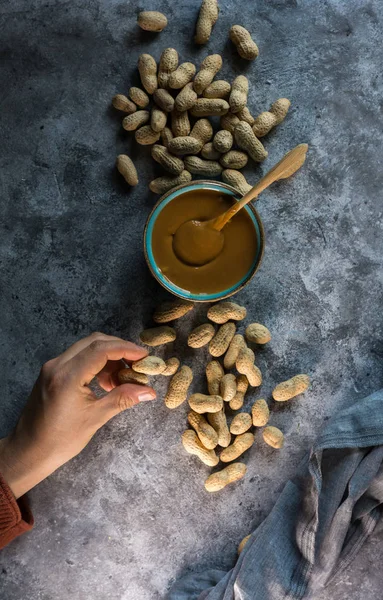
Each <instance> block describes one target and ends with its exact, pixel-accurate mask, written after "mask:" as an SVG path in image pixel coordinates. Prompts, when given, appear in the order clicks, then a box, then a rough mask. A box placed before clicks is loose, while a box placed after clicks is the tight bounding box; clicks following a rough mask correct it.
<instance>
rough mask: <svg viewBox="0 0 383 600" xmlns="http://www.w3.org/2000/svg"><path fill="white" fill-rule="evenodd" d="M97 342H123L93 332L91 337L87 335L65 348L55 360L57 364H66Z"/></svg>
mask: <svg viewBox="0 0 383 600" xmlns="http://www.w3.org/2000/svg"><path fill="white" fill-rule="evenodd" d="M97 340H103V341H111V340H114V341H116V340H119V341H121V342H122V341H123V340H121V338H118V337H115V336H114V335H106V333H100V332H99V331H95V332H94V333H92V334H91V335H88V336H87V337H85V338H83V339H81V340H78V342H75V343H74V344H73V345H72V346H70V347H69V348H67V350H65V352H63V353H62V354H60V356H58V358H57V361H58V363H60V364H64V363H66V362H68V360H71V358H73V357H74V356H76V354H78V353H79V352H81V351H82V350H84V349H85V348H87V347H88V346H89V345H90V344H91V343H92V342H96V341H97Z"/></svg>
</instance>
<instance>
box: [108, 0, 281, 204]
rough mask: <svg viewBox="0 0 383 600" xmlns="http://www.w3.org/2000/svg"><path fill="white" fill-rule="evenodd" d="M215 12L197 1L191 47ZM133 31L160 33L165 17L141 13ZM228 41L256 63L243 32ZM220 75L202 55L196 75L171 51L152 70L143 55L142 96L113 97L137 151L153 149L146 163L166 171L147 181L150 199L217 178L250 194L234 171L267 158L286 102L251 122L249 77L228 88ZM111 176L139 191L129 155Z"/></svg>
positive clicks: (218, 64) (215, 60) (213, 59)
mask: <svg viewBox="0 0 383 600" xmlns="http://www.w3.org/2000/svg"><path fill="white" fill-rule="evenodd" d="M218 12H219V8H218V2H217V0H203V2H202V6H201V9H200V13H199V18H198V22H197V26H196V35H195V42H196V43H197V44H205V43H206V42H207V41H208V40H209V38H210V35H211V33H212V28H213V26H214V24H215V23H216V21H217V19H218ZM138 25H139V26H140V27H141V28H142V29H144V30H146V31H156V32H159V31H162V30H163V29H164V28H165V27H166V25H167V18H166V16H165V15H163V14H162V13H159V12H156V11H146V12H142V13H140V14H139V16H138ZM229 35H230V40H231V41H232V42H233V44H234V45H235V47H236V49H237V51H238V54H239V55H240V56H241V58H244V59H247V60H254V59H255V58H257V56H258V54H259V51H258V47H257V45H256V43H255V42H254V40H253V39H252V37H251V35H250V33H249V32H248V31H247V30H246V29H245V28H244V27H242V26H240V25H233V27H231V29H230V34H229ZM221 68H222V58H221V56H220V55H219V54H212V55H209V56H207V57H206V58H205V59H204V60H203V61H202V63H201V65H200V69H199V71H198V72H197V69H196V67H195V65H194V64H193V63H191V62H184V63H182V64H179V57H178V52H177V50H175V49H174V48H166V49H165V50H164V51H163V52H162V54H161V57H160V60H159V64H158V65H157V62H156V60H155V59H154V58H153V57H152V56H151V55H150V54H142V55H141V56H140V58H139V60H138V70H139V74H140V78H141V83H142V87H143V88H144V89H141V88H138V87H131V88H130V90H129V92H128V97H127V96H125V95H123V94H117V95H116V96H114V98H113V100H112V104H113V106H114V107H115V108H116V109H117V110H120V111H122V112H124V113H126V115H127V116H125V118H124V119H123V121H122V126H123V128H124V129H125V130H126V131H134V132H135V139H136V141H137V142H138V143H139V144H142V145H149V146H152V150H151V154H152V158H153V159H154V160H155V161H156V162H157V163H159V164H160V165H161V167H162V168H163V169H164V170H165V171H166V172H167V175H164V176H162V177H158V178H157V179H154V180H153V181H151V183H150V185H149V187H150V190H151V191H152V192H154V193H156V194H164V193H165V192H167V191H169V190H170V189H172V188H173V187H175V186H177V185H180V184H183V183H187V182H189V181H191V179H192V176H193V175H197V176H203V177H215V178H217V177H219V176H221V177H222V179H223V180H224V181H225V182H226V183H228V184H230V185H232V186H233V187H235V188H236V189H237V190H238V191H239V192H240V193H241V194H245V193H246V192H248V191H249V190H250V189H251V187H252V186H251V185H250V184H249V183H248V182H247V181H246V179H245V177H244V175H243V174H242V173H241V171H240V169H243V168H244V167H245V166H246V164H247V163H248V160H249V158H250V159H252V160H253V161H254V162H256V163H259V162H262V161H263V160H265V159H266V158H267V156H268V152H267V150H266V149H265V147H264V145H263V144H262V142H261V141H260V139H259V138H263V137H264V136H265V135H266V134H268V133H269V132H270V131H271V129H272V128H273V127H275V126H276V125H279V124H280V123H281V122H282V121H283V120H284V118H285V117H286V115H287V112H288V110H289V107H290V101H289V100H288V99H287V98H279V99H278V100H276V101H275V102H274V103H273V104H272V105H271V107H270V109H269V110H268V111H265V112H262V113H261V114H260V115H258V116H257V117H255V118H254V117H253V116H252V115H251V113H250V111H249V109H248V107H247V100H248V93H249V81H248V79H247V77H245V76H244V75H239V76H238V77H236V78H235V79H234V81H233V82H232V83H230V82H228V81H224V80H221V79H218V80H215V79H214V78H215V77H216V75H217V74H218V72H219V71H220V69H221ZM150 96H151V97H152V99H153V105H152V108H151V109H150V106H149V105H150ZM208 117H220V129H219V130H218V131H216V132H215V133H214V129H213V126H212V123H211V122H210V120H209V118H208ZM191 118H192V119H194V121H193V123H191ZM159 142H160V143H159ZM117 169H118V171H119V172H120V173H121V175H122V176H123V177H124V178H125V180H126V182H127V183H128V184H129V185H131V186H135V185H137V184H138V175H137V170H136V167H135V166H134V163H133V161H132V159H131V158H130V157H129V156H127V155H126V154H120V155H119V156H118V157H117Z"/></svg>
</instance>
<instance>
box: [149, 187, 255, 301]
mask: <svg viewBox="0 0 383 600" xmlns="http://www.w3.org/2000/svg"><path fill="white" fill-rule="evenodd" d="M195 190H214V191H217V192H220V193H223V194H228V195H230V196H232V197H233V198H234V199H236V200H240V198H241V194H240V193H239V192H238V191H237V190H236V189H235V188H233V187H232V186H231V185H228V184H226V183H222V182H221V181H211V180H210V181H209V180H207V181H204V180H200V181H193V182H192V183H185V184H183V185H180V186H178V187H176V188H173V189H172V190H170V191H169V192H167V193H166V194H164V195H163V196H162V197H161V198H160V199H159V200H158V202H157V204H156V205H155V206H154V208H153V210H152V211H151V213H150V215H149V217H148V219H147V221H146V225H145V230H144V252H145V259H146V262H147V264H148V267H149V269H150V271H151V273H152V275H153V277H154V278H155V279H156V280H157V281H158V283H159V284H160V285H162V287H164V288H165V289H166V290H168V291H169V292H170V293H171V294H173V295H174V296H177V297H178V298H183V299H184V300H191V301H193V302H216V301H218V300H222V299H223V298H228V297H229V296H232V295H233V294H236V293H237V292H239V291H240V290H242V289H243V288H244V287H245V285H247V284H248V283H249V281H250V280H251V279H252V277H253V276H254V275H255V273H256V272H257V270H258V268H259V265H260V263H261V260H262V257H263V252H264V246H265V235H264V230H263V225H262V221H261V219H260V217H259V215H258V213H257V211H256V210H255V208H254V206H253V205H252V204H251V203H250V204H247V205H246V206H245V207H244V208H243V209H242V210H246V211H247V212H248V214H249V215H250V218H251V220H252V222H253V225H254V229H255V232H256V236H257V253H256V256H255V257H254V261H253V264H252V266H251V268H250V269H249V271H248V272H247V273H246V275H245V276H244V277H242V279H240V280H239V281H238V282H237V283H236V284H235V285H233V286H232V287H230V288H227V289H225V290H222V291H220V292H217V293H214V294H211V293H206V294H204V293H198V294H195V293H191V292H189V291H188V290H184V289H182V288H181V287H178V286H177V285H175V284H174V283H173V282H172V281H170V280H169V279H167V277H165V276H164V274H163V273H162V272H161V270H160V269H159V267H158V266H157V264H156V261H155V259H154V256H153V250H152V233H153V227H154V224H155V222H156V219H157V217H158V215H159V214H160V212H161V210H162V209H163V208H164V207H165V206H166V205H167V204H168V203H169V202H172V200H174V198H176V197H177V196H179V195H181V194H184V193H186V192H191V191H195Z"/></svg>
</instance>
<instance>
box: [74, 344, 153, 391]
mask: <svg viewBox="0 0 383 600" xmlns="http://www.w3.org/2000/svg"><path fill="white" fill-rule="evenodd" d="M147 354H148V352H147V350H145V349H144V348H140V346H136V344H132V343H131V342H124V341H123V340H110V341H107V340H95V341H92V342H91V343H90V344H89V345H88V346H87V347H86V348H84V349H83V350H81V351H80V352H79V353H78V354H76V355H75V356H74V357H73V358H72V359H70V360H69V361H67V362H66V363H65V369H66V370H67V371H68V375H69V376H70V377H71V379H72V381H75V383H76V384H78V385H80V386H83V385H87V384H88V383H90V382H91V381H92V379H93V377H95V376H96V375H97V374H98V373H99V372H100V371H101V370H102V369H103V368H104V367H105V365H106V363H107V362H108V361H109V360H112V361H113V360H114V361H115V360H122V359H124V360H126V361H135V360H140V358H143V357H144V356H147Z"/></svg>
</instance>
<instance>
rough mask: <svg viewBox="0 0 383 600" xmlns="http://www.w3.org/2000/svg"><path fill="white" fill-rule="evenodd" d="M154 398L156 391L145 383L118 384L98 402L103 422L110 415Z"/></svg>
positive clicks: (107, 419) (113, 415) (110, 416)
mask: <svg viewBox="0 0 383 600" xmlns="http://www.w3.org/2000/svg"><path fill="white" fill-rule="evenodd" d="M155 398H156V392H155V391H154V390H153V388H151V387H148V386H146V385H136V384H134V383H125V384H123V385H119V386H118V387H116V388H115V389H114V390H113V391H112V392H110V393H109V394H108V395H107V396H105V398H103V399H102V400H101V402H100V404H99V406H100V409H101V411H102V415H103V422H104V423H106V422H107V421H109V419H111V418H112V417H115V416H116V415H118V414H119V413H120V412H123V411H124V410H127V409H128V408H132V407H133V406H136V404H140V403H141V402H148V401H150V400H155Z"/></svg>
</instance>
